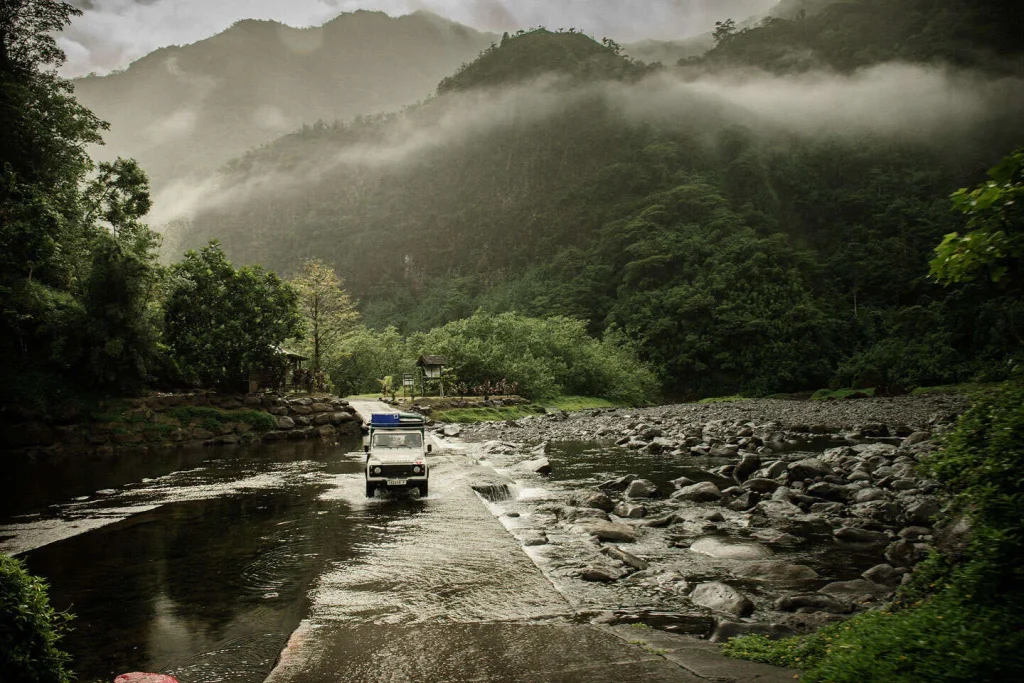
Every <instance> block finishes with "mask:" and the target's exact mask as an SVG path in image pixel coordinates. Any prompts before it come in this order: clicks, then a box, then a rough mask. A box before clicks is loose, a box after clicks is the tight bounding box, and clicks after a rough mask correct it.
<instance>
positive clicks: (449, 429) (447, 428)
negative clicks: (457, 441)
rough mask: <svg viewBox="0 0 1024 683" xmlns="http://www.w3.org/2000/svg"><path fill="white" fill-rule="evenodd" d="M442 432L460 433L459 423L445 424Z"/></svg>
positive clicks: (453, 435)
mask: <svg viewBox="0 0 1024 683" xmlns="http://www.w3.org/2000/svg"><path fill="white" fill-rule="evenodd" d="M443 433H444V435H445V436H451V437H455V436H459V435H460V434H462V427H460V426H459V425H445V427H444V432H443Z"/></svg>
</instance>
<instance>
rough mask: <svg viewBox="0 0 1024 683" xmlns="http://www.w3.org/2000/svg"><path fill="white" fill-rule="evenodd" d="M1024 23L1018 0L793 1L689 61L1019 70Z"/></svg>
mask: <svg viewBox="0 0 1024 683" xmlns="http://www.w3.org/2000/svg"><path fill="white" fill-rule="evenodd" d="M800 10H806V11H805V14H804V15H803V16H801V15H800ZM1022 27H1024V3H1021V2H1018V1H1017V0H991V1H989V2H975V1H974V0H843V1H842V2H839V1H831V0H802V1H801V0H790V1H789V2H785V3H780V5H779V6H777V7H776V8H775V9H774V10H773V16H772V17H771V18H769V19H767V20H766V21H765V22H763V23H761V24H759V25H758V26H756V27H749V28H744V29H742V30H739V31H737V32H736V33H734V34H733V35H731V36H728V37H726V38H725V39H724V40H722V41H721V43H720V44H719V45H717V46H716V47H715V49H713V50H711V51H710V52H708V53H707V55H705V56H704V57H702V58H697V59H692V60H689V62H688V63H689V64H696V65H699V66H704V67H707V66H714V67H718V68H730V67H736V66H753V67H757V68H761V69H768V70H771V71H775V72H788V71H806V70H810V69H817V68H823V67H825V68H832V69H837V70H840V71H844V72H848V71H852V70H855V69H858V68H861V67H864V66H868V65H872V64H878V63H881V62H887V61H906V62H912V63H936V62H941V63H944V64H948V65H952V66H957V67H974V68H985V69H990V70H998V71H1002V72H1016V73H1018V74H1019V73H1022V72H1024V40H1022V33H1021V32H1022Z"/></svg>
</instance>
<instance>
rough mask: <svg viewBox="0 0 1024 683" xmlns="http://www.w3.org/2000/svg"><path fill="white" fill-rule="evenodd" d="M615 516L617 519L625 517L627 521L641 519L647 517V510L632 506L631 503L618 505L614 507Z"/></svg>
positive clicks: (642, 507)
mask: <svg viewBox="0 0 1024 683" xmlns="http://www.w3.org/2000/svg"><path fill="white" fill-rule="evenodd" d="M614 512H615V514H616V515H618V516H619V517H626V518H628V519H641V518H643V517H646V516H647V508H646V507H644V506H643V505H633V504H632V503H619V504H618V505H616V506H615V510H614Z"/></svg>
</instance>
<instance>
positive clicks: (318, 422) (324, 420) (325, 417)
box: [313, 413, 331, 427]
mask: <svg viewBox="0 0 1024 683" xmlns="http://www.w3.org/2000/svg"><path fill="white" fill-rule="evenodd" d="M329 424H331V415H330V413H323V414H321V415H317V416H316V417H314V418H313V425H314V426H316V427H323V426H324V425H329Z"/></svg>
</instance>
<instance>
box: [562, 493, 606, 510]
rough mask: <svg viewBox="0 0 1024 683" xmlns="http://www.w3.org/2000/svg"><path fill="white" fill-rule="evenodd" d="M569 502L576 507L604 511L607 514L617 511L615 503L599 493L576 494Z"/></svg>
mask: <svg viewBox="0 0 1024 683" xmlns="http://www.w3.org/2000/svg"><path fill="white" fill-rule="evenodd" d="M569 501H570V502H571V503H572V504H573V505H575V506H576V507H581V508H594V509H595V510H604V511H605V512H611V511H612V510H614V509H615V503H613V502H612V499H611V498H609V497H608V496H607V495H605V494H603V493H601V492H599V491H579V492H577V493H574V494H573V495H572V496H571V497H570V498H569Z"/></svg>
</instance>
